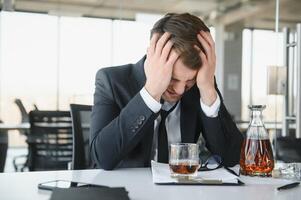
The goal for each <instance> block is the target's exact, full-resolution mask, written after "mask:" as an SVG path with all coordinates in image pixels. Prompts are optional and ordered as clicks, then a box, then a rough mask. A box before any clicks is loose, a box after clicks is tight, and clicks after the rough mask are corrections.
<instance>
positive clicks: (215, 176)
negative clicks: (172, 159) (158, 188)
mask: <svg viewBox="0 0 301 200" xmlns="http://www.w3.org/2000/svg"><path fill="white" fill-rule="evenodd" d="M151 167H152V175H153V182H154V183H156V184H172V183H175V184H177V183H184V184H185V183H187V184H198V183H199V184H214V185H216V184H238V182H239V181H238V179H237V176H235V175H233V174H231V173H230V172H228V171H227V170H226V169H224V168H219V169H216V170H212V171H201V172H198V174H197V176H195V177H189V178H185V179H183V178H175V177H172V176H171V171H170V169H169V165H168V164H164V163H158V162H155V161H152V163H151Z"/></svg>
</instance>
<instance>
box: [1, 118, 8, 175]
mask: <svg viewBox="0 0 301 200" xmlns="http://www.w3.org/2000/svg"><path fill="white" fill-rule="evenodd" d="M0 123H2V121H1V120H0ZM7 149H8V134H7V131H6V130H0V172H4V167H5V161H6V155H7Z"/></svg>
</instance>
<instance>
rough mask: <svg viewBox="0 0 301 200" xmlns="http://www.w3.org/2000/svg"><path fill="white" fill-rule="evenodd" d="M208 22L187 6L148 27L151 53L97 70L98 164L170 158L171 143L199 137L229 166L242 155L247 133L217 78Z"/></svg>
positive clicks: (94, 127)
mask: <svg viewBox="0 0 301 200" xmlns="http://www.w3.org/2000/svg"><path fill="white" fill-rule="evenodd" d="M215 67H216V56H215V47H214V41H213V39H212V37H211V35H210V32H209V29H208V27H207V26H206V25H205V24H204V23H203V21H202V20H200V19H199V18H198V17H196V16H193V15H190V14H187V13H185V14H167V15H165V16H164V17H163V18H162V19H160V20H159V21H158V22H157V23H156V24H155V25H154V27H153V29H152V31H151V40H150V45H149V47H148V49H147V55H146V57H144V58H142V59H141V60H140V61H139V62H138V63H136V64H128V65H124V66H118V67H112V68H105V69H101V70H99V71H98V73H97V75H96V89H95V94H94V106H93V112H92V121H91V138H90V145H91V146H90V147H91V148H90V150H91V157H92V160H93V163H94V166H96V167H98V168H103V169H107V170H111V169H115V168H119V167H148V166H150V160H152V159H155V160H157V161H159V162H165V163H166V162H168V144H171V143H177V142H185V143H196V142H197V141H198V139H199V137H200V135H201V137H203V138H204V139H205V142H206V147H207V149H208V150H209V151H210V153H212V154H214V155H218V156H220V157H221V159H222V162H223V164H224V165H226V166H232V165H235V164H237V163H238V161H239V154H240V148H241V142H242V135H241V134H240V132H239V131H238V129H237V127H236V125H235V123H234V122H233V121H232V119H231V117H230V115H229V113H228V111H227V110H226V108H225V105H224V104H223V100H222V96H221V94H220V92H219V91H218V88H217V86H216V83H215V79H214V73H215Z"/></svg>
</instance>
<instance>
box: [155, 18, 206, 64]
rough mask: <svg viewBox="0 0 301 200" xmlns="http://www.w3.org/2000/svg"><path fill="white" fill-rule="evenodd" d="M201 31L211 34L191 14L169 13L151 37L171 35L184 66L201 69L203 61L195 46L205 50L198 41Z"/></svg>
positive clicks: (157, 23)
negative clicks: (157, 34) (155, 34)
mask: <svg viewBox="0 0 301 200" xmlns="http://www.w3.org/2000/svg"><path fill="white" fill-rule="evenodd" d="M201 30H203V31H207V32H210V30H209V28H208V27H207V26H206V25H205V23H204V22H203V21H202V20H201V19H200V18H198V17H196V16H194V15H191V14H189V13H183V14H176V13H168V14H166V15H165V16H164V17H163V18H161V19H160V20H159V21H157V22H156V23H155V25H154V27H153V28H152V30H151V37H152V35H153V34H154V33H159V34H160V35H161V36H162V35H163V33H165V32H169V33H171V40H172V41H173V42H174V47H173V48H174V49H175V50H176V51H177V52H178V53H179V54H180V58H181V59H182V61H183V63H184V65H186V66H187V67H189V68H191V69H199V68H200V67H201V65H202V60H201V58H200V56H199V52H198V51H197V50H196V49H195V47H194V45H197V46H198V47H199V48H200V49H201V50H202V51H203V50H204V49H203V47H202V45H201V44H200V42H199V41H198V39H197V34H198V33H199V32H200V31H201Z"/></svg>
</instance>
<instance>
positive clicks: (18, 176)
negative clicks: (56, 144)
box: [0, 168, 301, 200]
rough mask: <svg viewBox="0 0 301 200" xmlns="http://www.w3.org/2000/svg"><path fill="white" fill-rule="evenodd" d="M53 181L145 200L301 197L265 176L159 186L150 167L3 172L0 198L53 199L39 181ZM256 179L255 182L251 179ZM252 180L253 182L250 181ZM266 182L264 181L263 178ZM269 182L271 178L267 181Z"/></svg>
mask: <svg viewBox="0 0 301 200" xmlns="http://www.w3.org/2000/svg"><path fill="white" fill-rule="evenodd" d="M51 180H72V181H77V182H85V183H94V184H101V185H107V186H111V187H120V186H124V187H125V188H126V190H127V191H129V196H130V198H131V199H132V200H136V199H137V200H138V199H144V200H153V199H164V200H178V199H181V200H182V199H189V200H193V199H198V200H199V199H210V200H214V199H216V200H235V199H237V200H242V199H243V200H254V199H264V200H272V199H276V200H294V199H298V198H300V196H301V187H300V186H299V187H296V188H293V189H289V190H285V191H277V190H276V188H277V187H279V186H280V185H282V183H280V182H278V183H276V184H268V183H266V184H261V185H259V184H256V183H257V182H258V181H257V180H266V181H267V179H262V178H250V177H241V180H242V181H244V182H245V183H246V185H245V186H179V185H177V186H170V185H165V186H163V185H155V184H153V182H152V175H151V170H150V168H132V169H119V170H114V171H104V170H95V169H93V170H76V171H71V170H69V171H44V172H24V173H3V174H0V199H3V200H12V199H23V200H24V199H28V200H38V199H39V200H43V199H49V198H50V196H51V192H49V191H44V190H39V189H38V187H37V186H38V183H42V182H46V181H51ZM250 180H252V181H250ZM248 182H252V183H248ZM261 182H262V181H261ZM267 182H268V181H267Z"/></svg>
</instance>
